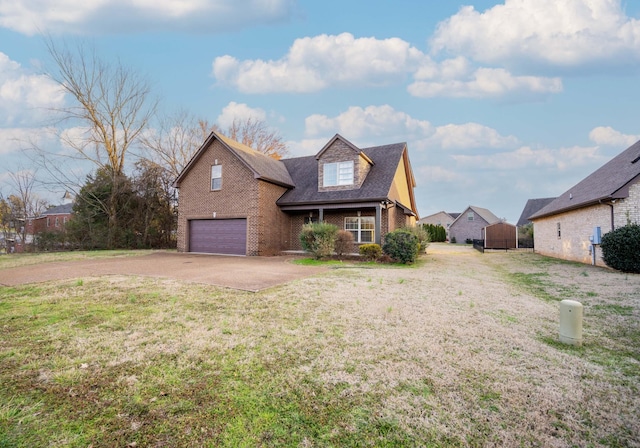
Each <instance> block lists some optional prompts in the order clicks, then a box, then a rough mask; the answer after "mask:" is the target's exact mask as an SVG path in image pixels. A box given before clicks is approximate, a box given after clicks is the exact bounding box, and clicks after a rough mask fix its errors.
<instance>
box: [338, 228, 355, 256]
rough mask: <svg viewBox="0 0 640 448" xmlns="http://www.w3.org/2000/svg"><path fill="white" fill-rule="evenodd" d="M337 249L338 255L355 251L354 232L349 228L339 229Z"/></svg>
mask: <svg viewBox="0 0 640 448" xmlns="http://www.w3.org/2000/svg"><path fill="white" fill-rule="evenodd" d="M335 251H336V254H337V255H338V256H341V255H345V254H350V253H352V252H353V233H351V232H349V231H348V230H338V233H337V234H336V243H335Z"/></svg>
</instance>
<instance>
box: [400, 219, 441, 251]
mask: <svg viewBox="0 0 640 448" xmlns="http://www.w3.org/2000/svg"><path fill="white" fill-rule="evenodd" d="M441 227H442V226H441ZM402 230H405V231H407V232H409V233H411V234H413V235H415V236H416V238H418V242H419V243H420V247H419V248H418V252H419V253H421V254H423V253H425V252H426V251H427V247H429V243H430V242H431V241H432V240H431V236H430V235H429V232H427V230H426V229H425V228H424V227H423V226H421V225H417V226H411V227H402Z"/></svg>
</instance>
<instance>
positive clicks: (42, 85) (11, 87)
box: [0, 52, 64, 126]
mask: <svg viewBox="0 0 640 448" xmlns="http://www.w3.org/2000/svg"><path fill="white" fill-rule="evenodd" d="M63 101H64V92H63V91H62V90H61V89H60V88H59V86H58V85H57V84H55V83H54V82H52V81H51V80H50V79H49V78H47V77H46V76H43V75H34V74H30V73H28V72H27V71H26V70H25V69H23V68H22V66H21V65H20V64H18V63H17V62H15V61H12V60H11V59H10V58H9V57H8V56H7V55H6V54H4V53H2V52H0V114H1V115H2V116H3V118H2V120H0V125H9V126H15V125H24V124H34V122H36V121H38V120H41V119H42V118H43V117H44V115H45V114H46V111H45V109H46V108H52V107H55V106H60V105H61V104H62V103H63Z"/></svg>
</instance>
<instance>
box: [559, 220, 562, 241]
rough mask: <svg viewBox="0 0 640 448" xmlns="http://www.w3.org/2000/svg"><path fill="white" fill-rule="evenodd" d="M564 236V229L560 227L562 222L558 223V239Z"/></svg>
mask: <svg viewBox="0 0 640 448" xmlns="http://www.w3.org/2000/svg"><path fill="white" fill-rule="evenodd" d="M560 238H562V229H561V228H560V223H558V239H560Z"/></svg>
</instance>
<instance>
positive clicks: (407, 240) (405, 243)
mask: <svg viewBox="0 0 640 448" xmlns="http://www.w3.org/2000/svg"><path fill="white" fill-rule="evenodd" d="M419 250H420V240H419V239H418V237H417V236H415V235H414V234H413V233H411V232H408V231H407V230H404V229H398V230H394V231H393V232H391V233H387V236H386V237H385V239H384V246H382V251H383V252H384V253H385V254H387V255H389V256H390V257H391V258H393V259H394V260H397V261H399V262H401V263H405V264H406V263H413V262H414V261H416V258H418V251H419Z"/></svg>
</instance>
